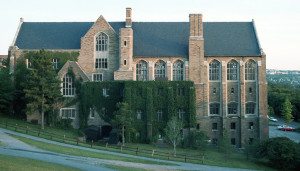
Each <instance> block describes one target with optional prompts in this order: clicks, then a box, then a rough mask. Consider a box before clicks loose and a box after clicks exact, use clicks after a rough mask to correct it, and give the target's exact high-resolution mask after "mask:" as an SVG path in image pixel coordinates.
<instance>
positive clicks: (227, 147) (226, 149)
mask: <svg viewBox="0 0 300 171" xmlns="http://www.w3.org/2000/svg"><path fill="white" fill-rule="evenodd" d="M223 130H224V131H223V136H222V138H221V141H220V143H219V144H218V145H219V151H220V152H222V153H223V154H224V156H225V160H227V159H228V158H229V157H230V155H231V152H232V145H231V143H230V141H229V135H228V132H227V131H226V130H225V129H223Z"/></svg>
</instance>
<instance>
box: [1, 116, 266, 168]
mask: <svg viewBox="0 0 300 171" xmlns="http://www.w3.org/2000/svg"><path fill="white" fill-rule="evenodd" d="M0 118H1V117H0ZM1 120H2V118H1ZM8 121H9V122H13V123H17V124H19V125H22V126H23V125H33V124H29V123H27V122H24V121H19V120H14V119H8ZM0 122H1V121H0ZM0 126H2V127H3V125H1V124H0ZM33 126H35V127H36V128H37V127H38V128H39V125H33ZM11 130H14V128H11ZM46 130H48V131H51V132H53V133H55V134H58V135H60V136H59V137H52V140H54V141H59V142H62V138H61V137H63V135H66V136H67V135H68V136H72V137H76V136H77V135H78V133H77V131H76V130H62V129H57V128H51V127H46ZM17 131H18V132H22V133H25V130H22V129H18V130H17ZM28 134H29V135H33V136H37V133H32V132H30V131H29V132H28ZM40 137H42V138H46V139H50V138H49V136H47V135H43V134H41V135H40ZM65 143H68V144H76V142H75V141H74V140H71V141H68V140H66V141H65ZM79 145H80V146H84V147H90V145H89V144H86V143H82V142H79ZM96 145H97V143H96ZM98 145H101V146H93V148H95V149H100V150H107V151H113V152H121V150H120V147H115V146H114V148H112V147H111V146H109V148H106V147H104V146H103V144H98ZM126 146H127V147H132V148H135V149H136V147H139V149H145V150H153V149H154V150H155V153H154V156H152V155H151V153H148V154H146V153H139V154H138V155H139V156H145V157H150V158H157V159H166V160H173V161H180V162H184V156H185V155H187V156H188V155H200V154H201V153H200V152H199V151H198V150H193V149H186V148H185V149H183V148H177V154H178V155H177V156H182V158H180V159H179V158H178V157H176V158H175V157H173V156H172V155H170V156H169V157H167V156H164V157H163V156H158V155H156V154H157V152H164V153H166V154H172V147H167V148H159V147H156V146H155V145H152V144H133V143H127V144H126ZM58 152H60V151H58ZM122 153H126V154H133V155H135V154H136V153H135V151H129V150H127V149H126V148H123V150H122ZM78 155H81V154H80V153H78ZM224 158H225V157H224V155H223V154H221V153H220V152H218V150H217V149H214V148H212V147H208V148H207V150H206V152H205V156H204V161H203V164H206V165H215V166H224V167H235V168H249V169H258V170H272V169H271V168H270V167H268V166H267V165H266V163H264V162H261V161H257V160H252V161H249V160H247V158H246V157H245V155H243V153H241V152H233V153H232V155H231V156H230V158H226V159H227V160H224ZM187 162H189V163H199V164H202V160H201V157H199V158H198V159H197V158H196V159H194V160H190V159H187Z"/></svg>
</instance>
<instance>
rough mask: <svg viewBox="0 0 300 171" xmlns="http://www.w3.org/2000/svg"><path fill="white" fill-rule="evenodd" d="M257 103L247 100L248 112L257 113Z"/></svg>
mask: <svg viewBox="0 0 300 171" xmlns="http://www.w3.org/2000/svg"><path fill="white" fill-rule="evenodd" d="M255 106H256V105H255V103H254V102H247V103H246V114H255Z"/></svg>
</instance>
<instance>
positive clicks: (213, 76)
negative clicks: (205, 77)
mask: <svg viewBox="0 0 300 171" xmlns="http://www.w3.org/2000/svg"><path fill="white" fill-rule="evenodd" d="M209 80H220V62H218V61H217V60H213V61H212V62H211V63H210V64H209Z"/></svg>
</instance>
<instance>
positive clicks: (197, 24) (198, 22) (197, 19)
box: [189, 14, 203, 37]
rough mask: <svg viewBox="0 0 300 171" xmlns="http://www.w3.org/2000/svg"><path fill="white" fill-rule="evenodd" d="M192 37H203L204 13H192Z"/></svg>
mask: <svg viewBox="0 0 300 171" xmlns="http://www.w3.org/2000/svg"><path fill="white" fill-rule="evenodd" d="M189 17H190V37H203V23H202V14H190V16H189Z"/></svg>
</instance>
